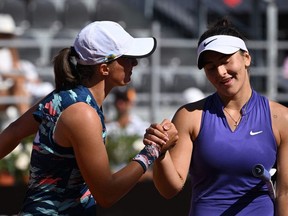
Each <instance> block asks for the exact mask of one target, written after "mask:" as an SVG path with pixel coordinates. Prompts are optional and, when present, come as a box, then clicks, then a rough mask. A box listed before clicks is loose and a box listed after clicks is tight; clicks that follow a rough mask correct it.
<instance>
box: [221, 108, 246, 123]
mask: <svg viewBox="0 0 288 216" xmlns="http://www.w3.org/2000/svg"><path fill="white" fill-rule="evenodd" d="M223 110H224V111H225V112H226V113H227V114H228V116H229V117H230V118H231V120H232V121H233V122H234V127H237V126H238V125H239V123H240V120H241V117H242V115H241V113H240V116H239V118H238V119H237V121H236V120H235V119H234V118H233V117H232V115H230V113H229V112H228V111H227V110H226V109H225V108H224V109H223Z"/></svg>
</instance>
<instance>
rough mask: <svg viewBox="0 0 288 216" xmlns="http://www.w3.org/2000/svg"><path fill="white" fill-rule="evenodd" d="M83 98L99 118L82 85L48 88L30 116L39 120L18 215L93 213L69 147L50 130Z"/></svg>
mask: <svg viewBox="0 0 288 216" xmlns="http://www.w3.org/2000/svg"><path fill="white" fill-rule="evenodd" d="M78 102H84V103H86V104H89V105H90V106H91V107H93V108H94V109H95V111H96V112H97V113H98V115H99V116H100V118H101V122H102V127H103V131H102V136H103V140H104V141H105V137H106V129H105V124H104V115H103V113H102V110H101V109H100V108H99V107H98V105H97V103H96V101H95V100H94V98H93V96H92V94H91V93H90V91H89V90H88V89H87V88H86V87H83V86H78V87H76V88H75V89H71V90H67V91H60V92H52V93H51V94H49V95H48V96H47V97H46V98H44V99H43V100H42V101H41V102H40V104H39V107H38V110H37V111H35V113H34V117H35V118H36V120H38V121H39V122H40V126H39V130H38V133H37V135H36V136H35V138H34V141H33V151H32V156H31V164H30V179H29V183H28V190H27V193H26V196H25V199H24V204H23V207H22V210H21V212H20V214H19V215H33V216H34V215H69V216H70V215H94V216H95V215H96V203H95V200H94V198H93V197H92V195H91V193H90V191H89V189H88V187H87V185H86V183H85V182H84V179H83V178H82V176H81V173H80V170H79V168H78V166H77V161H76V158H75V155H74V151H73V148H72V147H62V146H60V145H58V144H57V143H56V142H55V141H54V139H53V134H54V130H55V126H56V123H57V120H58V118H59V116H60V115H61V113H62V112H63V111H64V110H65V109H66V108H67V107H69V106H70V105H72V104H75V103H78Z"/></svg>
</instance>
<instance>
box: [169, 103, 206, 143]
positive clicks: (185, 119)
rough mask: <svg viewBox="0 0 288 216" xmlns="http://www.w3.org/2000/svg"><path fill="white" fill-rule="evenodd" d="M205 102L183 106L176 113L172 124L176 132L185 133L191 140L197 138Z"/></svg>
mask: <svg viewBox="0 0 288 216" xmlns="http://www.w3.org/2000/svg"><path fill="white" fill-rule="evenodd" d="M205 100H206V99H205V98H204V99H202V100H200V101H196V102H193V103H188V104H185V105H183V106H181V107H180V108H179V109H178V110H177V111H176V113H175V115H174V117H173V123H174V124H175V125H176V127H177V126H178V127H177V129H178V130H185V131H187V132H188V133H189V134H190V135H192V137H193V138H196V137H197V136H198V133H199V131H200V126H201V117H202V111H203V107H204V103H205Z"/></svg>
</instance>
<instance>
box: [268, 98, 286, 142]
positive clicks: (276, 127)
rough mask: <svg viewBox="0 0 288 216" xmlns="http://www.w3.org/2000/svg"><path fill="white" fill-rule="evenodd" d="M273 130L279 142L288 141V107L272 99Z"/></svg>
mask: <svg viewBox="0 0 288 216" xmlns="http://www.w3.org/2000/svg"><path fill="white" fill-rule="evenodd" d="M269 103H270V110H271V120H272V127H273V132H274V135H275V138H276V141H277V143H278V144H280V143H283V141H285V142H286V141H288V133H287V129H288V108H287V107H285V106H283V105H282V104H279V103H277V102H274V101H270V102H269Z"/></svg>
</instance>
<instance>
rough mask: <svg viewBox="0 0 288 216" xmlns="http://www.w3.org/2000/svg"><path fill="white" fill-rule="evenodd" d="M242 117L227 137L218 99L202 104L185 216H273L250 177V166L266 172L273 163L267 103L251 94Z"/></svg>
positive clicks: (268, 202) (263, 186)
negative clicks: (188, 208) (189, 205)
mask: <svg viewBox="0 0 288 216" xmlns="http://www.w3.org/2000/svg"><path fill="white" fill-rule="evenodd" d="M242 114H243V116H242V120H241V122H240V124H239V125H238V127H237V128H236V130H235V131H234V132H232V131H231V129H230V128H229V126H228V123H227V120H226V118H225V115H224V113H223V104H222V102H221V100H220V98H219V96H218V94H217V93H215V94H213V95H211V96H209V97H208V98H207V100H206V102H205V105H204V109H203V114H202V122H201V129H200V132H199V135H198V137H197V139H196V140H195V142H194V147H193V156H192V161H191V166H190V175H191V181H192V200H191V210H190V216H192V215H193V216H212V215H213V216H217V215H221V216H231V215H237V216H240V215H243V216H244V215H245V216H247V215H253V216H254V215H255V216H259V215H265V216H272V215H274V204H273V201H272V199H271V198H270V196H269V193H268V189H267V186H266V184H265V182H263V181H261V180H260V179H259V178H256V177H254V176H253V174H252V168H253V167H254V165H256V164H262V165H263V166H264V167H265V168H266V169H267V170H270V169H271V168H272V167H273V165H274V163H275V161H276V153H277V145H276V141H275V137H274V135H273V131H272V124H271V116H270V108H269V101H268V99H267V98H265V97H263V96H261V95H259V94H257V93H256V92H255V91H254V90H253V92H252V96H251V98H250V100H249V101H248V102H247V103H246V105H244V106H243V108H242Z"/></svg>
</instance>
